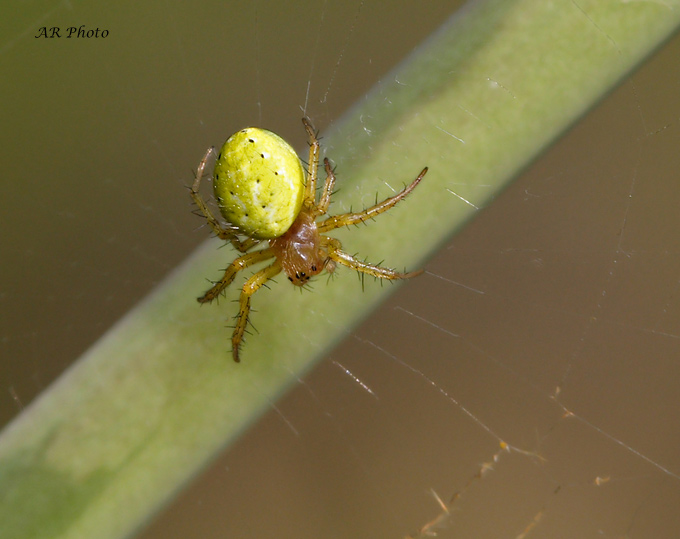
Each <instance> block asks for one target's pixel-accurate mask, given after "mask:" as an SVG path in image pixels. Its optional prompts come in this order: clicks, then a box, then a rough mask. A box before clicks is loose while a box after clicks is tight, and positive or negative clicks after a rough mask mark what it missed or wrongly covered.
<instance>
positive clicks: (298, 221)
mask: <svg viewBox="0 0 680 539" xmlns="http://www.w3.org/2000/svg"><path fill="white" fill-rule="evenodd" d="M302 122H303V124H304V126H305V129H306V130H307V134H308V135H309V165H308V169H307V178H306V184H305V190H304V200H303V202H302V207H301V209H300V211H299V213H298V215H297V217H296V218H295V220H294V221H293V223H292V224H291V225H290V227H289V228H288V229H287V230H286V231H285V232H284V233H283V234H281V235H280V236H278V237H275V238H273V239H269V240H262V239H259V238H256V237H253V236H250V237H247V238H246V239H244V240H241V239H240V238H239V236H243V235H246V234H245V233H244V232H242V231H241V230H240V229H239V228H238V227H236V226H235V225H234V223H229V224H227V225H226V226H223V225H222V224H220V222H219V221H218V220H217V219H216V218H215V217H214V216H213V214H212V212H211V211H210V209H209V208H208V206H207V204H206V203H205V202H204V201H203V199H202V198H201V197H200V195H199V187H200V182H201V179H202V177H203V172H204V170H205V166H206V163H207V161H208V158H209V156H210V155H211V153H212V152H213V149H212V148H210V149H209V150H208V151H207V152H206V154H205V156H204V157H203V160H202V161H201V164H200V165H199V167H198V170H197V172H196V178H195V179H194V183H193V186H192V188H191V197H192V199H193V200H194V202H195V203H196V205H197V206H198V208H199V210H200V212H201V213H202V214H203V216H204V217H205V218H206V219H207V220H208V224H209V225H210V227H211V228H212V230H213V231H214V232H215V234H216V235H217V236H218V237H219V238H221V239H223V240H225V241H228V242H230V243H231V244H232V245H233V246H234V247H235V248H236V249H237V250H239V251H240V252H241V253H244V254H243V255H242V256H240V257H238V258H237V259H236V260H234V261H233V262H232V263H231V264H230V265H229V267H228V268H227V269H226V270H225V272H224V275H223V276H222V279H220V280H219V281H217V282H215V283H213V286H212V287H211V288H210V289H209V290H208V291H207V292H206V293H205V294H204V295H203V296H201V297H199V298H198V301H199V302H200V303H208V302H210V301H212V300H214V299H215V298H217V297H218V296H219V295H220V294H221V293H222V292H223V291H224V289H225V288H226V287H227V286H229V285H230V284H231V282H232V281H233V280H234V278H235V277H236V274H237V273H238V272H239V271H241V270H243V269H245V268H247V267H250V266H252V265H255V264H258V263H260V262H265V261H267V260H271V259H272V258H273V259H274V262H272V263H271V264H270V265H268V266H266V267H265V268H263V269H261V270H259V271H258V272H256V273H255V274H253V275H252V276H251V277H250V278H248V279H247V280H246V282H245V284H244V285H243V289H242V291H241V298H240V300H239V312H238V315H237V316H236V326H235V328H234V333H233V335H232V339H231V342H232V353H233V357H234V361H237V362H238V361H239V348H240V345H241V342H242V340H243V334H244V333H245V330H246V326H247V324H248V315H249V313H250V298H251V296H252V295H253V294H254V293H255V292H257V290H258V289H259V288H260V287H261V286H262V285H263V284H265V283H266V282H267V281H268V280H269V279H271V278H272V277H274V276H276V275H278V274H279V273H281V271H284V272H285V273H286V275H287V276H288V279H289V280H290V281H291V282H292V283H293V284H294V285H296V286H304V285H305V284H306V283H307V282H309V279H310V278H311V277H313V276H314V275H318V274H319V273H321V272H322V271H324V270H326V271H327V272H329V273H332V272H333V271H335V268H336V266H337V264H340V265H343V266H347V267H349V268H352V269H353V270H355V271H358V272H360V273H364V274H368V275H372V276H373V277H376V278H379V279H389V280H396V279H408V278H410V277H415V276H416V275H419V274H420V273H422V270H420V271H413V272H410V273H400V272H398V271H395V270H392V269H389V268H384V267H382V266H379V265H375V264H369V263H368V262H362V261H360V260H357V259H356V258H354V257H353V256H352V255H349V254H347V253H345V252H344V251H343V250H342V245H341V243H340V241H339V240H337V239H335V238H331V237H329V236H326V235H325V234H324V233H325V232H328V231H330V230H334V229H336V228H340V227H343V226H350V225H356V224H359V223H363V222H365V221H367V220H369V219H373V218H374V217H376V216H377V215H379V214H381V213H383V212H385V211H387V210H389V209H390V208H392V207H393V206H394V205H395V204H397V202H399V201H400V200H402V199H404V198H405V197H406V196H407V195H408V194H409V193H411V191H413V190H414V189H415V188H416V186H417V185H418V183H420V180H422V179H423V177H424V176H425V173H426V172H427V167H426V168H424V169H423V170H422V172H421V173H420V174H419V175H418V177H417V178H416V179H415V180H414V181H413V182H412V183H411V184H410V185H408V186H406V187H405V188H404V189H403V190H402V191H400V192H399V193H397V194H396V195H395V196H393V197H390V198H388V199H386V200H384V201H382V202H380V203H378V204H375V205H374V206H371V207H370V208H367V209H365V210H364V211H361V212H358V213H351V212H350V213H344V214H341V215H333V216H330V217H327V218H326V219H324V220H321V221H317V219H318V218H319V217H321V216H322V215H325V214H326V213H327V211H328V206H329V205H330V199H331V194H332V192H333V186H334V185H335V174H334V173H333V169H332V168H331V165H330V162H329V161H328V159H324V169H325V171H326V181H325V183H324V187H323V191H322V193H321V196H320V198H319V201H318V202H317V201H316V182H317V174H318V171H317V169H318V166H319V141H318V139H317V137H316V134H315V132H314V129H313V128H312V125H311V124H310V123H309V120H307V119H306V118H303V120H302ZM249 142H253V141H252V140H251V141H249ZM291 151H292V150H291ZM258 155H259V154H258ZM265 157H267V156H265V155H264V154H261V155H259V158H262V159H264V158H265ZM256 158H257V157H256ZM263 241H268V244H269V246H268V247H266V248H264V249H261V250H259V251H252V252H251V250H252V249H253V248H254V247H255V246H257V245H260V244H261V243H262V242H263Z"/></svg>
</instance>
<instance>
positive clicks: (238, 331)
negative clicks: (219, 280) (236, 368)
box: [231, 249, 281, 363]
mask: <svg viewBox="0 0 680 539" xmlns="http://www.w3.org/2000/svg"><path fill="white" fill-rule="evenodd" d="M268 250H269V249H265V251H268ZM253 254H255V253H253ZM246 256H247V255H246ZM242 258H243V257H242ZM280 271H281V264H280V263H279V261H278V260H277V261H276V262H274V263H273V264H272V265H271V266H267V267H266V268H264V269H261V270H260V271H258V272H257V273H256V274H254V275H253V276H252V277H251V278H250V279H248V280H247V281H246V284H244V285H243V290H242V291H241V299H240V300H239V309H238V316H237V317H236V327H235V328H234V334H233V335H232V337H231V349H232V353H233V355H234V361H236V363H238V362H239V361H240V359H239V357H238V349H239V346H240V345H241V340H242V339H243V333H244V332H245V330H246V325H247V324H248V313H249V312H250V296H252V295H253V294H254V293H255V292H257V291H258V289H259V288H260V287H261V286H262V285H263V284H265V283H266V282H267V281H268V280H269V279H271V278H272V277H274V276H275V275H277V274H278V273H279V272H280Z"/></svg>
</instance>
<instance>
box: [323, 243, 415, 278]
mask: <svg viewBox="0 0 680 539" xmlns="http://www.w3.org/2000/svg"><path fill="white" fill-rule="evenodd" d="M324 239H325V240H327V243H326V248H327V249H328V256H329V257H330V259H331V260H333V261H334V262H337V263H338V264H342V265H343V266H347V267H348V268H352V269H353V270H355V271H358V272H361V273H366V274H367V275H372V276H373V277H376V278H378V279H387V280H390V281H394V280H398V279H410V278H411V277H415V276H416V275H420V274H421V273H423V270H417V271H411V272H409V273H400V272H398V271H395V270H393V269H389V268H383V267H382V266H379V265H377V264H369V263H368V262H362V261H361V260H357V259H356V258H354V257H353V256H352V255H349V254H347V253H346V252H344V251H342V244H341V243H340V241H338V240H337V239H335V238H328V237H324Z"/></svg>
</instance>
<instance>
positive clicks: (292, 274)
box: [269, 207, 330, 286]
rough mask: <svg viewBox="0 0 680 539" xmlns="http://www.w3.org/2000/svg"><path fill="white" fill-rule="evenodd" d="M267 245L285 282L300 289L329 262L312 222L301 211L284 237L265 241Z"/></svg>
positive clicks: (310, 217)
mask: <svg viewBox="0 0 680 539" xmlns="http://www.w3.org/2000/svg"><path fill="white" fill-rule="evenodd" d="M269 245H270V246H271V248H272V250H273V251H274V255H275V256H276V259H277V260H278V262H279V264H281V267H282V268H283V271H285V272H286V275H288V280H289V281H290V282H291V283H293V284H294V285H296V286H304V285H305V284H306V283H307V282H308V281H309V279H310V278H311V277H313V276H314V275H318V274H319V273H321V272H322V271H323V270H324V268H326V264H327V262H328V261H329V260H330V259H329V258H328V250H327V249H324V248H323V247H322V245H323V241H322V236H321V234H319V228H318V227H317V226H316V219H315V218H314V216H313V214H312V213H311V212H310V211H309V210H307V209H306V208H304V207H303V208H302V210H301V211H300V214H299V215H298V216H297V219H295V221H294V222H293V224H292V225H291V227H290V228H289V229H288V230H287V231H286V233H285V234H284V235H283V236H280V237H278V238H274V239H273V240H269Z"/></svg>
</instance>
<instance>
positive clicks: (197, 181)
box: [190, 146, 260, 253]
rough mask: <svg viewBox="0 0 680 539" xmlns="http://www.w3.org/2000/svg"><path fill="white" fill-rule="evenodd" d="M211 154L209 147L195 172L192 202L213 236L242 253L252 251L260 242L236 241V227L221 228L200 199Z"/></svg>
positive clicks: (249, 240) (251, 239) (251, 240)
mask: <svg viewBox="0 0 680 539" xmlns="http://www.w3.org/2000/svg"><path fill="white" fill-rule="evenodd" d="M213 153H215V148H213V147H212V146H211V147H210V148H208V151H206V152H205V155H204V156H203V159H201V162H200V164H199V165H198V169H197V170H196V177H195V178H194V183H193V185H192V186H191V189H190V194H191V198H192V200H193V201H194V204H196V206H198V210H199V211H200V212H201V214H202V215H203V217H205V218H206V220H207V221H208V224H209V225H210V228H212V231H213V232H214V233H215V235H216V236H217V237H218V238H220V239H222V240H224V241H229V242H231V244H232V245H233V246H234V247H236V249H238V250H239V251H241V252H242V253H245V252H246V251H248V250H249V249H252V248H253V247H254V246H255V245H257V244H258V243H259V242H260V240H256V239H253V238H248V239H247V240H245V241H241V240H240V239H238V236H237V234H238V229H237V228H236V227H233V226H229V225H227V226H226V227H225V226H223V225H222V224H221V223H220V222H219V221H218V220H217V219H216V218H215V216H214V215H213V213H212V212H211V211H210V208H209V207H208V205H207V204H206V203H205V201H204V200H203V199H202V198H201V195H200V192H199V189H200V187H201V180H202V179H203V176H204V174H205V167H206V164H207V163H208V159H210V156H211V155H212V154H213Z"/></svg>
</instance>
